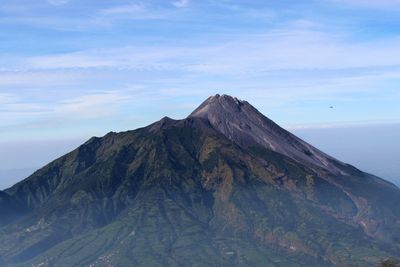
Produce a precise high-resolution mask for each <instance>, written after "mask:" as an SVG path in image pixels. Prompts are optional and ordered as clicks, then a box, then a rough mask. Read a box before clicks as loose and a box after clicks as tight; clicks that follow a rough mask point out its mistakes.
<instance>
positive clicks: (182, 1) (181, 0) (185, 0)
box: [172, 0, 189, 8]
mask: <svg viewBox="0 0 400 267" xmlns="http://www.w3.org/2000/svg"><path fill="white" fill-rule="evenodd" d="M172 4H173V5H174V6H176V7H177V8H184V7H188V6H189V0H178V1H175V2H172Z"/></svg>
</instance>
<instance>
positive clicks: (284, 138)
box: [189, 94, 345, 174]
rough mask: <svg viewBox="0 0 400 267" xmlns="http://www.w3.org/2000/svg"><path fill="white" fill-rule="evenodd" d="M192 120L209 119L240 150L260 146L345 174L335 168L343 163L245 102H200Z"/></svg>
mask: <svg viewBox="0 0 400 267" xmlns="http://www.w3.org/2000/svg"><path fill="white" fill-rule="evenodd" d="M191 117H192V118H195V117H197V118H203V119H206V120H208V121H209V123H210V124H211V125H212V126H213V127H214V128H215V129H216V130H217V131H219V132H220V133H222V134H223V135H225V136H226V137H227V138H229V139H230V140H232V141H233V142H235V143H237V144H240V145H241V146H243V147H250V146H258V145H261V146H263V147H265V148H267V149H269V150H272V151H274V152H278V153H280V154H283V155H285V156H288V157H290V158H292V159H294V160H296V161H297V162H299V163H301V164H303V165H306V166H307V167H309V168H312V169H315V168H316V167H318V168H322V169H324V170H326V171H328V172H329V173H331V174H345V172H344V171H343V170H341V169H340V168H338V165H339V166H340V165H342V164H343V163H341V162H339V161H338V160H336V159H334V158H332V157H330V156H328V155H327V154H325V153H323V152H322V151H320V150H318V149H316V148H315V147H313V146H311V145H310V144H308V143H306V142H304V141H303V140H301V139H300V138H298V137H296V136H295V135H293V134H291V133H290V132H288V131H286V130H285V129H283V128H281V127H280V126H279V125H277V124H276V123H274V122H273V121H272V120H270V119H268V118H267V117H265V116H264V115H263V114H261V113H260V112H259V111H258V110H257V109H256V108H254V107H253V106H252V105H250V104H249V103H248V102H247V101H242V100H239V99H238V98H236V97H231V96H228V95H218V94H217V95H215V96H211V97H209V98H208V99H207V100H206V101H205V102H203V103H202V104H201V105H200V106H199V107H198V108H197V109H196V110H195V111H193V113H192V114H190V115H189V118H191Z"/></svg>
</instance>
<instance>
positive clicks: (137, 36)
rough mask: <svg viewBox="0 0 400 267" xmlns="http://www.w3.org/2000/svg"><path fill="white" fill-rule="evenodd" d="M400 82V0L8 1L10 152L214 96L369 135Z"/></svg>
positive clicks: (118, 126)
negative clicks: (16, 145) (17, 147)
mask: <svg viewBox="0 0 400 267" xmlns="http://www.w3.org/2000/svg"><path fill="white" fill-rule="evenodd" d="M399 82H400V1H399V0H379V1H378V0H376V1H375V0H319V1H316V0H304V1H294V0H292V1H287V0H279V1H278V0H271V1H264V0H263V1H261V0H237V1H234V0H162V1H161V0H147V1H136V0H130V1H121V0H114V1H98V0H79V1H78V0H35V1H32V0H2V1H1V2H0V158H3V159H4V158H7V155H8V154H9V153H10V151H11V152H12V150H13V146H11V144H33V143H35V144H45V143H46V142H57V141H60V142H61V141H62V142H61V143H62V144H74V145H75V143H76V142H75V141H70V140H84V139H87V138H89V137H90V136H102V135H104V134H106V133H107V132H109V131H123V130H129V129H135V128H137V127H141V126H145V125H147V124H149V123H151V122H153V121H156V120H158V119H160V118H161V117H163V116H170V117H172V118H184V117H185V116H187V115H188V114H189V113H190V112H191V111H192V110H193V109H194V108H195V107H196V106H198V105H199V104H200V103H201V102H202V101H203V100H204V99H205V98H207V97H208V96H210V95H213V94H216V93H225V94H230V95H233V96H237V97H239V98H240V99H245V100H247V101H249V102H250V103H251V104H253V105H254V106H255V107H257V108H258V109H259V110H260V111H261V112H262V113H263V114H265V115H267V116H268V117H269V118H271V119H273V120H274V121H276V122H277V123H279V124H280V125H282V126H284V127H285V128H287V129H290V130H299V131H300V130H303V129H305V130H307V129H315V130H316V131H318V130H319V129H338V128H339V129H344V128H346V129H352V130H349V131H350V132H354V130H353V129H355V128H356V129H364V130H362V131H361V130H360V132H361V133H362V132H363V131H364V132H365V127H376V126H382V127H383V126H388V125H399V124H400V105H399V103H400V90H399V84H400V83H399ZM331 106H332V107H333V108H330V107H331ZM354 127H355V128H354ZM363 127H364V128H363ZM395 128H396V127H395ZM396 129H397V128H396ZM322 132H326V131H322ZM322 132H321V133H322ZM367 132H368V131H367ZM399 133H400V131H399ZM371 138H377V137H376V136H375V137H372V136H371ZM314 139H318V138H316V137H315V135H314ZM371 140H372V141H371ZM311 141H313V140H311ZM317 141H318V140H317ZM396 141H397V142H398V140H396V139H395V138H394V139H393V140H386V143H385V144H386V147H387V148H388V149H391V148H392V147H393V146H390V143H391V142H396ZM60 142H59V143H58V144H61V143H60ZM366 142H367V141H366ZM368 142H373V139H369V141H368ZM25 147H29V145H27V146H25ZM54 147H57V146H56V145H54ZM59 147H62V148H63V149H64V150H65V149H66V147H65V146H64V145H59ZM68 148H70V146H68ZM63 149H61V148H60V149H59V150H57V151H64V150H63ZM18 151H19V150H18ZM23 151H25V152H26V151H28V149H25V150H23ZM29 151H32V150H29ZM54 151H55V150H53V152H51V151H50V150H49V151H47V150H46V152H45V153H44V154H45V155H47V158H49V157H50V156H54V155H55V152H54ZM14 152H15V147H14ZM21 153H22V152H21ZM57 153H58V152H57ZM391 153H395V152H394V151H393V152H391ZM396 155H397V154H393V155H392V156H394V157H395V156H396ZM5 162H9V161H7V160H4V161H3V164H1V163H0V170H1V169H7V168H8V169H11V167H12V168H14V167H13V166H14V165H16V163H18V161H17V160H16V161H15V162H11V163H7V164H6V163H5ZM35 162H36V161H35V159H34V158H31V159H27V160H26V161H24V163H23V164H22V165H23V166H19V167H20V168H25V167H32V166H33V165H34V167H36V163H35ZM19 163H20V162H19ZM34 163H35V164H34ZM399 173H400V169H399ZM399 176H400V175H399Z"/></svg>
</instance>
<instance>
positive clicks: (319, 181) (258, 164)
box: [0, 95, 400, 266]
mask: <svg viewBox="0 0 400 267" xmlns="http://www.w3.org/2000/svg"><path fill="white" fill-rule="evenodd" d="M216 99H219V101H217V103H214V102H215V100H216ZM210 100H211V101H210ZM210 102H211V103H212V104H210ZM235 105H236V106H235ZM243 105H245V106H246V108H243ZM205 107H206V108H205ZM227 107H228V111H226V112H225V111H224V110H226V109H227ZM231 108H236V109H237V110H239V111H238V112H236V113H232V112H230V111H231V110H230V109H231ZM243 109H245V111H246V114H241V113H242V111H240V110H243ZM247 110H250V111H251V113H249V112H247ZM227 114H230V116H228V115H227ZM227 116H228V117H227ZM218 121H220V122H221V123H220V124H218V123H217V122H218ZM265 122H268V124H266V123H265ZM240 123H242V125H248V126H249V127H247V126H244V127H242V128H240V127H239V128H238V127H236V126H234V125H240ZM221 124H222V125H224V126H223V127H219V125H221ZM260 125H261V126H260ZM255 129H256V130H255ZM253 131H256V132H255V133H254V132H253ZM264 132H266V134H265V136H262V134H263V133H264ZM260 136H262V137H265V138H264V139H263V138H261V139H260V138H259V137H260ZM266 138H269V139H266ZM261 140H267V141H269V142H270V143H271V144H273V146H274V147H271V146H269V145H268V142H266V143H262V142H261ZM304 148H307V149H308V151H309V152H310V153H311V154H312V155H309V154H310V153H306V154H305V155H309V156H310V157H311V158H312V159H308V158H307V157H303V156H300V153H299V151H298V150H300V151H302V150H303V149H304ZM313 155H314V156H313ZM316 159H318V160H316ZM324 162H328V164H326V165H325V164H324ZM399 200H400V190H399V189H398V188H397V187H395V186H393V185H392V184H390V183H387V182H385V181H383V180H381V179H379V178H376V177H374V176H372V175H368V174H365V173H362V172H361V171H359V170H357V169H355V168H354V167H351V166H348V165H345V164H343V163H341V162H338V161H336V160H335V159H333V158H331V157H329V156H327V155H325V154H323V153H322V152H319V151H318V150H317V149H315V148H313V147H311V146H310V145H308V144H306V143H305V142H303V141H301V140H300V139H298V138H297V137H294V136H293V135H291V134H289V133H287V132H286V131H285V130H283V129H282V128H280V127H279V126H277V125H275V124H273V122H272V121H268V119H266V118H265V117H264V116H262V115H261V114H260V113H258V112H256V110H255V109H254V108H253V107H251V106H250V105H249V104H248V103H245V104H244V103H243V102H239V101H237V100H235V99H234V98H231V97H229V96H219V95H217V96H214V97H213V98H210V99H208V100H207V101H206V102H205V103H203V104H202V106H200V107H199V108H198V109H197V110H196V111H195V112H194V113H192V115H190V116H189V117H188V118H187V119H184V120H172V119H169V118H164V119H162V120H161V121H159V122H157V123H154V124H152V125H149V126H148V127H145V128H141V129H137V130H135V131H128V132H123V133H109V134H107V135H106V136H104V137H102V138H92V139H90V140H89V141H88V142H86V143H85V144H83V145H82V146H80V147H79V148H77V149H76V150H74V151H72V152H71V153H69V154H67V155H65V156H63V157H61V158H59V159H57V160H55V161H54V162H52V163H50V164H49V165H47V166H45V167H44V168H42V169H40V170H39V171H37V172H35V173H34V174H33V175H32V176H30V177H28V178H27V179H26V180H24V181H22V182H20V183H18V184H16V185H15V186H13V187H12V188H10V189H8V190H6V191H5V192H0V211H1V210H2V209H3V210H5V209H8V211H9V212H10V214H8V213H6V214H7V215H6V216H2V217H1V218H0V225H2V226H0V263H1V262H3V265H4V266H32V265H33V266H110V265H112V266H132V265H135V266H191V265H194V266H221V265H229V266H260V263H265V264H263V266H265V265H266V266H376V265H377V264H378V263H379V262H382V261H383V260H385V259H387V258H396V257H399V256H400V247H399V245H398V244H399V240H400V239H399V233H400V231H399V229H398V227H399V219H400V210H399V207H397V206H396V203H397V202H398V201H399ZM10 205H14V207H15V208H13V209H10V208H9V207H10ZM11 211H12V212H11Z"/></svg>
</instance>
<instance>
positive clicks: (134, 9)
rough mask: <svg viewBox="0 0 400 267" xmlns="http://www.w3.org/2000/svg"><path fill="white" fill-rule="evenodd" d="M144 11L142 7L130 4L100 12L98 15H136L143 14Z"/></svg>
mask: <svg viewBox="0 0 400 267" xmlns="http://www.w3.org/2000/svg"><path fill="white" fill-rule="evenodd" d="M145 10H146V9H145V7H144V6H143V5H140V4H131V5H123V6H115V7H111V8H108V9H104V10H102V11H101V12H100V13H102V14H107V15H111V14H138V13H142V12H144V11H145Z"/></svg>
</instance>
